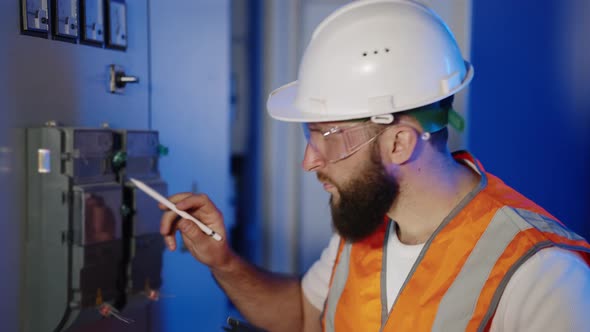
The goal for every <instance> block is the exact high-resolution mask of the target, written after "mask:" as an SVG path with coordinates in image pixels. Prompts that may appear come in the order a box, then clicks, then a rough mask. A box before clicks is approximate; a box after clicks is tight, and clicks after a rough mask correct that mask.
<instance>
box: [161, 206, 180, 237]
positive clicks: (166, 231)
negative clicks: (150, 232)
mask: <svg viewBox="0 0 590 332" xmlns="http://www.w3.org/2000/svg"><path fill="white" fill-rule="evenodd" d="M178 218H179V217H178V215H177V214H176V212H173V211H168V212H164V213H163V214H162V219H161V220H160V234H162V235H170V234H173V233H174V231H175V230H176V228H175V227H174V226H175V224H176V220H177V219H178Z"/></svg>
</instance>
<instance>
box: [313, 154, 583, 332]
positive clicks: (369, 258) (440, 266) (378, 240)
mask: <svg viewBox="0 0 590 332" xmlns="http://www.w3.org/2000/svg"><path fill="white" fill-rule="evenodd" d="M454 157H455V159H457V160H465V161H468V162H469V163H471V164H473V165H474V166H475V167H476V168H477V169H478V171H479V173H480V174H481V181H480V184H479V186H478V187H477V188H476V189H475V190H474V191H473V192H471V193H470V194H469V195H467V197H465V198H464V199H463V201H462V202H461V203H460V204H459V205H458V206H457V207H456V208H455V209H454V210H453V211H452V212H451V214H450V215H449V216H448V217H447V218H446V219H445V220H444V221H443V222H442V224H441V225H440V226H439V228H438V229H437V230H436V231H435V233H434V234H433V235H432V236H431V237H430V239H429V240H428V241H427V242H426V243H425V244H424V248H423V249H422V252H421V253H420V256H419V257H418V259H417V260H416V263H414V266H413V267H412V270H411V271H410V273H409V275H408V277H407V278H406V281H405V283H404V285H403V286H402V288H401V289H400V292H399V294H398V297H397V299H396V300H395V302H394V304H393V307H392V309H391V312H388V310H387V304H386V303H387V294H386V288H385V271H386V266H385V265H386V264H385V262H386V261H387V259H386V257H385V256H386V255H384V254H383V253H384V252H386V250H385V248H386V246H387V238H388V236H387V235H388V234H389V232H390V230H389V227H391V224H392V223H391V222H390V221H388V222H387V223H384V225H383V226H382V227H381V228H380V229H379V230H378V231H377V232H375V233H374V234H372V235H371V236H369V237H368V238H366V239H364V240H362V241H360V242H356V243H348V242H345V241H344V240H341V242H340V246H339V251H338V255H337V258H336V262H335V264H334V268H333V271H332V277H331V281H330V290H329V292H328V298H327V299H326V302H325V304H324V310H323V313H322V328H323V330H324V331H338V332H342V331H363V332H364V331H487V330H489V326H490V324H491V321H492V318H493V316H494V313H495V311H496V308H497V306H498V302H499V301H500V297H501V296H502V292H503V291H504V288H505V287H506V284H507V283H508V281H509V279H510V277H511V276H512V275H513V274H514V272H515V271H516V270H517V269H518V267H519V266H521V265H522V263H524V262H525V261H526V260H527V259H528V258H529V257H531V256H532V255H534V254H535V253H536V252H538V251H539V250H541V249H543V248H547V247H550V246H557V247H561V248H566V249H571V250H574V251H578V252H580V253H581V254H582V256H583V257H584V259H585V260H586V262H587V263H588V264H590V245H589V244H588V243H587V242H586V241H585V240H584V239H583V238H582V237H580V236H579V235H577V234H575V233H573V232H572V231H570V230H568V229H567V228H565V226H563V225H562V224H561V223H560V222H559V221H557V219H556V218H555V217H553V216H551V215H550V214H549V213H548V212H547V211H545V210H544V209H542V208H541V207H539V206H538V205H536V204H535V203H533V202H532V201H530V200H528V199H527V198H525V197H524V196H522V195H521V194H519V193H517V192H516V191H515V190H514V189H512V188H510V187H508V186H507V185H505V184H504V183H503V182H502V181H501V180H499V179H498V178H496V177H495V176H493V175H491V174H488V173H485V172H484V170H483V167H482V166H481V164H479V162H478V161H477V160H475V159H474V158H473V157H472V156H471V155H469V154H468V153H467V152H459V153H455V154H454Z"/></svg>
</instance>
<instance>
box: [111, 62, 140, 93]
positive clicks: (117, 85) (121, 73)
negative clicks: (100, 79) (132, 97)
mask: <svg viewBox="0 0 590 332" xmlns="http://www.w3.org/2000/svg"><path fill="white" fill-rule="evenodd" d="M129 83H139V77H137V76H131V75H127V74H126V73H125V70H124V69H123V68H121V67H120V66H117V65H110V66H109V92H111V93H123V90H124V88H125V86H127V84H129Z"/></svg>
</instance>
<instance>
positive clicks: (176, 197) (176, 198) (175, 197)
mask: <svg viewBox="0 0 590 332" xmlns="http://www.w3.org/2000/svg"><path fill="white" fill-rule="evenodd" d="M191 195H194V194H193V193H179V194H175V195H172V196H170V197H168V200H169V201H170V202H172V203H174V204H176V203H178V202H180V201H182V200H183V199H185V198H187V197H189V196H191ZM158 207H159V208H160V209H161V210H164V211H166V210H169V209H168V208H167V207H166V206H165V205H164V204H162V203H158Z"/></svg>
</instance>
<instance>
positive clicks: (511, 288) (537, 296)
mask: <svg viewBox="0 0 590 332" xmlns="http://www.w3.org/2000/svg"><path fill="white" fill-rule="evenodd" d="M588 310H590V267H589V266H588V264H587V263H586V261H584V259H583V258H582V256H581V255H580V254H578V253H576V252H574V251H571V250H567V249H562V248H559V247H549V248H546V249H542V250H540V251H538V252H537V253H535V254H534V255H533V256H531V257H530V258H529V259H528V260H527V261H526V262H525V263H523V264H522V265H521V266H520V267H519V268H518V270H517V271H516V273H515V274H514V275H513V276H512V278H510V281H509V282H508V284H507V286H506V289H505V290H504V293H503V294H502V297H501V300H500V303H499V305H498V310H497V312H496V315H495V317H494V321H493V325H492V331H504V330H509V331H510V330H522V329H523V328H525V327H526V330H530V331H533V330H535V328H537V330H541V331H548V330H551V329H552V328H557V329H558V330H562V331H564V330H567V331H574V330H576V328H578V327H579V326H582V324H585V322H587V317H586V314H587V312H588ZM568 326H569V327H571V329H569V328H566V327H568ZM564 328H565V329H564Z"/></svg>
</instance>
